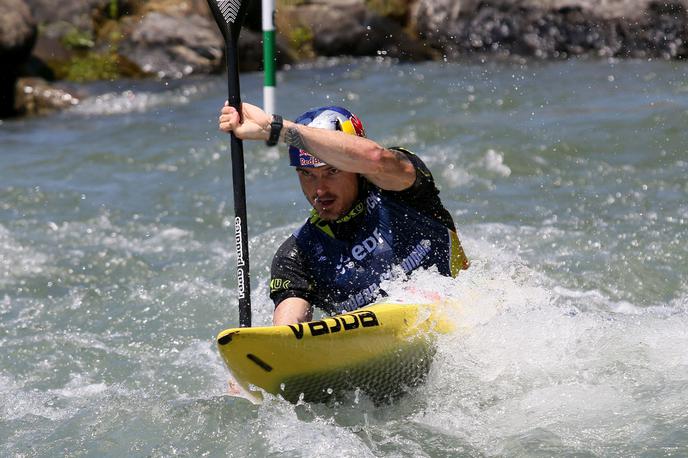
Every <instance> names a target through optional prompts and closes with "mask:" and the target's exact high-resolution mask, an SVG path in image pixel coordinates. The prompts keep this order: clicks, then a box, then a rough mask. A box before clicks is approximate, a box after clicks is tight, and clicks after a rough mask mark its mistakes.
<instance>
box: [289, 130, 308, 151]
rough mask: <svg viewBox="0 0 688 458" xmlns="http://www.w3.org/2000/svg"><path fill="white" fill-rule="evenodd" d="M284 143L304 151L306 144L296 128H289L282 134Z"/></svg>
mask: <svg viewBox="0 0 688 458" xmlns="http://www.w3.org/2000/svg"><path fill="white" fill-rule="evenodd" d="M284 143H286V144H287V145H289V146H293V147H294V148H298V149H303V150H305V149H306V143H305V142H304V141H303V137H302V136H301V134H300V133H299V130H298V129H297V128H296V127H290V128H288V129H287V131H286V132H285V133H284Z"/></svg>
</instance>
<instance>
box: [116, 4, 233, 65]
mask: <svg viewBox="0 0 688 458" xmlns="http://www.w3.org/2000/svg"><path fill="white" fill-rule="evenodd" d="M125 21H127V23H126V25H125V26H124V29H125V33H124V39H123V41H122V42H121V43H120V46H119V52H120V54H122V55H123V56H124V57H126V58H127V59H128V60H130V61H131V62H134V63H136V64H137V65H138V66H139V67H140V68H141V69H142V70H143V71H144V72H146V73H149V74H154V75H157V76H158V77H163V78H165V77H171V78H180V77H182V76H184V75H189V74H191V73H213V72H217V71H219V70H220V68H221V64H222V50H223V47H224V42H223V39H222V36H221V35H220V32H219V31H218V30H217V26H216V25H215V24H214V23H211V22H210V20H208V19H207V18H205V17H202V16H199V15H197V14H193V15H191V16H188V17H178V16H172V15H168V14H164V13H158V12H151V13H148V14H146V15H145V16H144V17H143V18H142V19H141V20H133V19H132V18H126V19H125Z"/></svg>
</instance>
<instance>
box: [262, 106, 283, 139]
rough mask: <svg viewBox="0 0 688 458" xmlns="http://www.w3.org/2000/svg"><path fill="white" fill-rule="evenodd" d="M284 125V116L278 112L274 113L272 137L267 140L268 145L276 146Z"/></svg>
mask: <svg viewBox="0 0 688 458" xmlns="http://www.w3.org/2000/svg"><path fill="white" fill-rule="evenodd" d="M283 126H284V121H283V120H282V116H280V115H278V114H273V115H272V122H271V123H270V137H269V138H268V139H267V140H266V142H265V144H266V145H268V146H275V145H276V144H277V142H278V141H279V136H280V132H282V127H283Z"/></svg>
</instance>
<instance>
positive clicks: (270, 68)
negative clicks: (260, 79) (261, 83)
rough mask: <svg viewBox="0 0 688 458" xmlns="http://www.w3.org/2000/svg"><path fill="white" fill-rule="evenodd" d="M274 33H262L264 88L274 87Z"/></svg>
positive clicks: (270, 31) (268, 31)
mask: <svg viewBox="0 0 688 458" xmlns="http://www.w3.org/2000/svg"><path fill="white" fill-rule="evenodd" d="M275 61H276V59H275V31H274V30H264V31H263V65H264V69H265V71H264V73H265V86H271V87H275V80H276V71H275V67H276V63H275Z"/></svg>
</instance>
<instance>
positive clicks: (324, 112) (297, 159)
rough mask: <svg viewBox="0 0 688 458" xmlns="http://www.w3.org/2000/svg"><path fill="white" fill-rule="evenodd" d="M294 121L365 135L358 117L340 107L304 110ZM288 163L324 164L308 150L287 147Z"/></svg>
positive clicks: (304, 164) (312, 165) (301, 165)
mask: <svg viewBox="0 0 688 458" xmlns="http://www.w3.org/2000/svg"><path fill="white" fill-rule="evenodd" d="M295 122H296V123H298V124H303V125H304V126H309V127H315V128H318V129H326V130H340V131H342V132H345V133H347V134H351V135H356V136H358V137H365V129H364V128H363V123H362V122H361V120H360V119H358V117H357V116H356V115H355V114H353V113H352V112H350V111H349V110H347V109H346V108H342V107H336V106H331V107H322V108H316V109H313V110H310V111H307V112H305V113H304V114H302V115H301V116H299V117H298V118H296V121H295ZM289 164H290V165H292V166H294V167H321V166H323V165H325V163H324V162H323V161H321V160H320V159H318V158H317V157H314V156H313V155H312V154H310V153H309V152H308V151H305V150H302V149H298V148H295V147H293V146H291V147H289Z"/></svg>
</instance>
